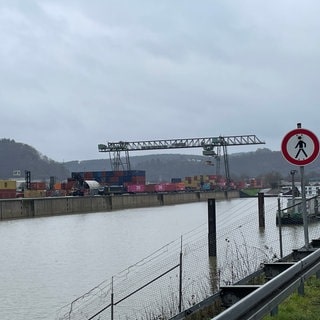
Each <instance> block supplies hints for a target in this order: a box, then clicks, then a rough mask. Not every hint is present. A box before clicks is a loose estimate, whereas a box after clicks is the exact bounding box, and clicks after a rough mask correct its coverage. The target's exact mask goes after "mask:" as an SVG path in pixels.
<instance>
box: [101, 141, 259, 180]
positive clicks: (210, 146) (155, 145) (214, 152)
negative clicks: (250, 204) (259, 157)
mask: <svg viewBox="0 0 320 320" xmlns="http://www.w3.org/2000/svg"><path fill="white" fill-rule="evenodd" d="M264 143H265V142H263V141H261V140H260V139H258V138H257V137H256V136H255V135H241V136H219V137H209V138H187V139H163V140H148V141H131V142H128V141H119V142H107V144H99V145H98V150H99V152H109V155H110V162H111V167H112V170H114V171H117V170H120V168H122V169H123V170H124V169H126V170H130V168H131V166H130V158H129V151H146V150H160V149H163V150H168V149H183V148H202V149H203V151H202V154H203V155H204V156H211V157H215V158H216V159H217V163H218V166H219V167H220V157H221V149H222V151H223V158H224V166H225V174H226V182H227V185H229V183H230V171H229V161H228V153H227V147H228V146H243V145H255V144H264ZM121 152H124V153H125V157H124V159H122V158H121ZM112 154H113V157H112Z"/></svg>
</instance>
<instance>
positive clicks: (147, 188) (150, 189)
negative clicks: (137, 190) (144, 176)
mask: <svg viewBox="0 0 320 320" xmlns="http://www.w3.org/2000/svg"><path fill="white" fill-rule="evenodd" d="M155 187H156V185H155V184H154V183H150V184H146V185H145V186H144V189H145V191H146V192H155Z"/></svg>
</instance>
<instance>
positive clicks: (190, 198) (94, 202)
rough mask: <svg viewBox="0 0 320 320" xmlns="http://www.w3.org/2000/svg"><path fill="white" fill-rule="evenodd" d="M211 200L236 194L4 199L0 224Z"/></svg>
mask: <svg viewBox="0 0 320 320" xmlns="http://www.w3.org/2000/svg"><path fill="white" fill-rule="evenodd" d="M212 198H214V199H216V200H224V199H232V198H239V191H235V190H234V191H219V192H214V191H212V192H181V193H159V194H157V193H153V194H125V195H108V196H86V197H51V198H19V199H5V200H0V220H9V219H21V218H33V217H43V216H54V215H65V214H75V213H90V212H105V211H106V212H108V211H114V210H123V209H131V208H144V207H156V206H166V205H175V204H182V203H192V202H199V201H207V200H208V199H212Z"/></svg>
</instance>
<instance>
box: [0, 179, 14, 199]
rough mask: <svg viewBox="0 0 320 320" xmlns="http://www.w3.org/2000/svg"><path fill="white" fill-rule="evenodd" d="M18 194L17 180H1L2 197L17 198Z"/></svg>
mask: <svg viewBox="0 0 320 320" xmlns="http://www.w3.org/2000/svg"><path fill="white" fill-rule="evenodd" d="M16 194H17V182H16V181H12V180H0V198H1V199H8V198H15V197H16Z"/></svg>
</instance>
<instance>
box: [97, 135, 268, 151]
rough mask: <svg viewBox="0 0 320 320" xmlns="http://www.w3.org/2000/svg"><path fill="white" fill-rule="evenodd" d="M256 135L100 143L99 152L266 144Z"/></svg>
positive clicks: (206, 148) (207, 148)
mask: <svg viewBox="0 0 320 320" xmlns="http://www.w3.org/2000/svg"><path fill="white" fill-rule="evenodd" d="M264 143H265V142H263V141H261V140H260V139H258V138H257V137H256V136H255V135H241V136H219V137H211V138H210V137H209V138H187V139H163V140H149V141H131V142H128V141H119V142H107V144H99V145H98V150H99V152H120V151H141V150H157V149H181V148H203V149H204V150H206V151H212V150H213V148H214V147H218V146H240V145H251V144H264Z"/></svg>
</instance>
